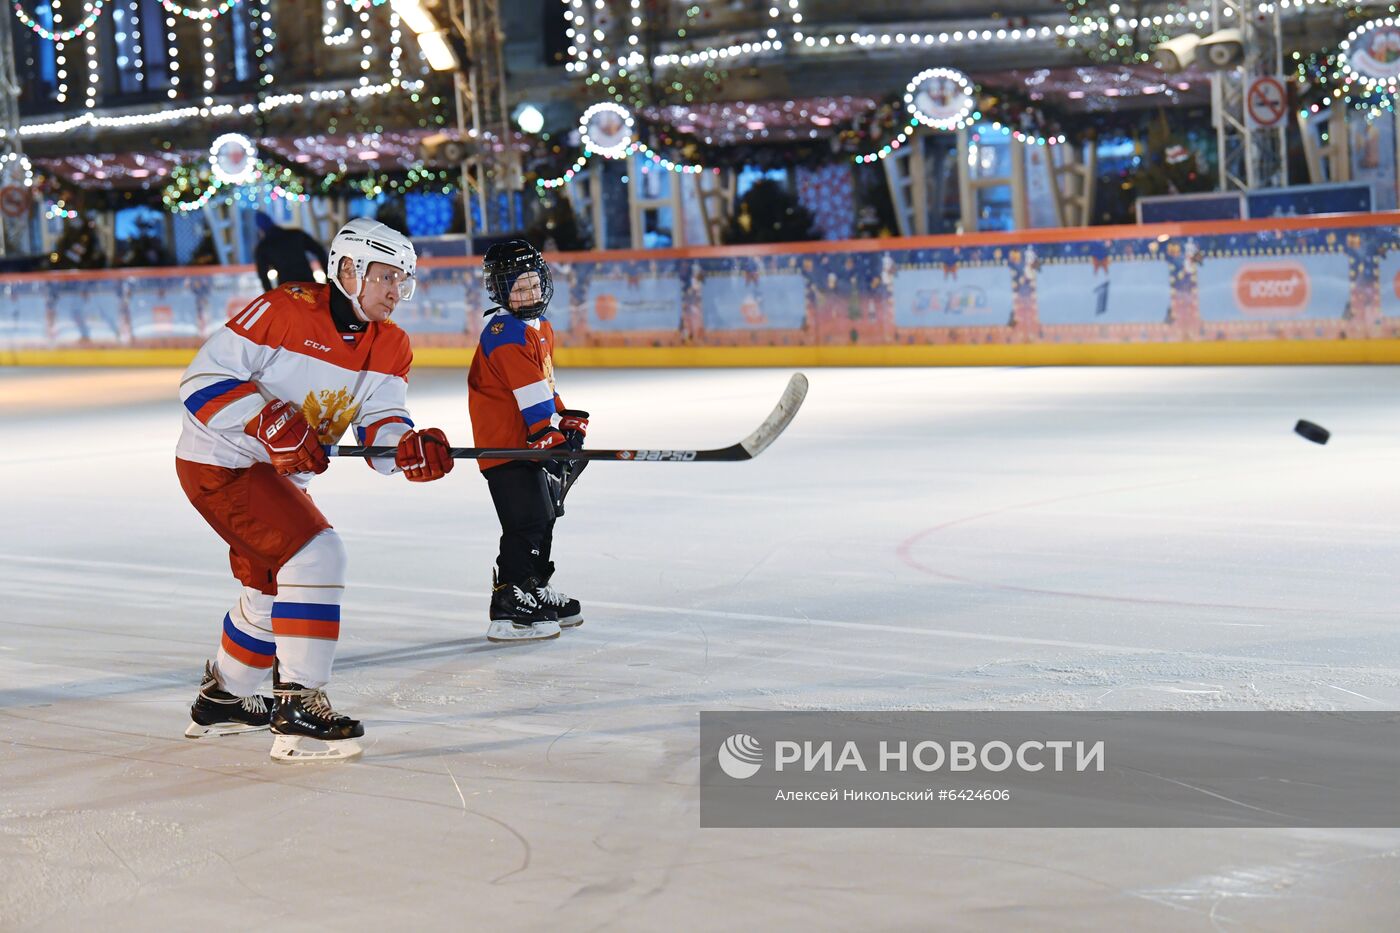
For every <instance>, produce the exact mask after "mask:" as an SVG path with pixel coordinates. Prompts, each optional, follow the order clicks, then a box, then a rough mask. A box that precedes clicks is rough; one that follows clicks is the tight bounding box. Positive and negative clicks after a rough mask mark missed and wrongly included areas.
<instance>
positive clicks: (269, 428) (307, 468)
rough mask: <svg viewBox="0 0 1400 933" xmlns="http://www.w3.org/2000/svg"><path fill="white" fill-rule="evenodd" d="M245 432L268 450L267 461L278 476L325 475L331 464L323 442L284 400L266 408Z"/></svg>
mask: <svg viewBox="0 0 1400 933" xmlns="http://www.w3.org/2000/svg"><path fill="white" fill-rule="evenodd" d="M243 433H244V434H247V435H248V436H249V437H255V438H257V439H258V441H259V442H260V443H261V444H262V445H263V446H264V447H266V448H267V456H268V459H269V460H271V461H272V467H273V469H275V470H276V471H277V472H278V473H281V474H282V475H284V476H285V475H287V474H288V473H324V472H326V467H327V466H329V465H330V460H329V459H328V458H327V457H326V451H325V448H323V447H322V446H321V439H320V438H319V437H317V436H316V432H315V431H313V430H311V426H310V425H309V424H307V423H306V418H304V417H303V416H302V414H301V412H300V411H298V410H297V409H295V408H293V407H292V406H291V404H290V403H288V402H284V401H282V400H281V399H273V400H272V401H270V402H268V403H267V404H266V405H264V406H263V409H262V411H260V412H258V414H257V416H256V417H255V418H253V420H251V421H249V422H248V423H247V424H245V425H244V426H243Z"/></svg>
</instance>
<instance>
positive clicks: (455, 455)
mask: <svg viewBox="0 0 1400 933" xmlns="http://www.w3.org/2000/svg"><path fill="white" fill-rule="evenodd" d="M806 397H807V377H806V376H804V375H802V374H801V373H793V376H792V378H791V379H789V380H788V384H787V388H786V389H784V390H783V397H782V398H780V399H778V404H777V406H776V407H775V408H774V409H773V411H772V412H771V413H770V414H769V415H768V417H767V418H765V419H764V421H763V423H762V424H760V425H759V426H758V427H757V428H755V429H754V431H753V433H752V434H750V435H749V436H748V437H746V438H744V439H743V440H742V441H739V442H738V443H737V444H730V445H729V446H728V447H717V448H714V449H712V450H649V449H645V448H643V449H631V450H567V449H565V450H531V449H528V448H525V449H517V450H501V449H499V448H492V447H453V448H450V450H449V453H450V454H451V455H452V459H454V460H623V461H632V462H634V463H640V462H646V463H655V462H664V463H717V462H732V461H736V460H752V459H753V458H754V457H757V456H758V455H759V454H761V453H763V451H764V450H766V449H767V448H768V445H769V444H771V443H773V441H774V440H776V439H777V437H778V435H779V434H782V433H783V429H784V428H786V427H787V426H788V424H790V423H791V422H792V419H793V416H795V415H796V414H797V409H799V408H801V407H802V400H803V399H804V398H806ZM326 453H328V454H330V455H331V456H332V457H392V456H393V455H394V448H393V447H348V446H346V445H344V444H340V445H335V446H331V447H327V448H326Z"/></svg>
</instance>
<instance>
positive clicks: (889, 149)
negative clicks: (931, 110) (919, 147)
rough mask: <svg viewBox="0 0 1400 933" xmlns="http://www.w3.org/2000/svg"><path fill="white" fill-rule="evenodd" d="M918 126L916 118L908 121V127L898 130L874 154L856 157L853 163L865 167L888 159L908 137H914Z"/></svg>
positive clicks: (868, 153) (869, 153)
mask: <svg viewBox="0 0 1400 933" xmlns="http://www.w3.org/2000/svg"><path fill="white" fill-rule="evenodd" d="M920 125H921V124H920V123H919V121H918V119H917V118H916V119H913V120H910V121H909V123H908V125H906V126H905V127H904V129H902V130H900V131H899V133H898V134H897V135H896V136H895V138H894V139H892V140H890V141H889V142H887V143H885V145H883V146H881V147H880V148H879V149H876V150H875V151H874V152H867V153H865V154H864V155H858V156H856V157H855V158H854V159H853V161H854V162H855V163H856V164H857V165H865V164H867V163H870V162H879V161H882V160H883V159H887V158H889V157H890V156H891V155H893V154H894V152H895V150H897V149H898V148H899V147H900V146H902V145H904V144H905V142H907V141H908V139H909V137H910V136H912V135H914V131H915V130H917V129H918V128H919V126H920Z"/></svg>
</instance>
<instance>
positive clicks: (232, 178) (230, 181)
mask: <svg viewBox="0 0 1400 933" xmlns="http://www.w3.org/2000/svg"><path fill="white" fill-rule="evenodd" d="M230 147H232V148H230ZM209 169H210V171H211V172H213V174H214V177H215V178H216V179H218V180H219V181H220V182H222V183H224V184H226V185H241V184H244V183H245V182H248V181H251V180H252V178H253V176H255V175H256V174H257V173H258V147H257V146H254V145H253V141H252V140H251V139H249V138H248V137H247V136H244V135H243V134H242V133H225V134H224V135H222V136H220V137H219V138H218V139H216V140H214V142H213V144H212V145H210V147H209Z"/></svg>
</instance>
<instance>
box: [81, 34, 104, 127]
mask: <svg viewBox="0 0 1400 933" xmlns="http://www.w3.org/2000/svg"><path fill="white" fill-rule="evenodd" d="M85 43H86V44H85V46H84V48H85V51H86V52H87V72H88V84H87V96H86V97H85V98H84V99H83V103H84V105H85V106H86V107H87V109H88V110H91V109H92V108H93V107H96V106H97V84H98V80H99V79H100V78H101V76H102V65H101V63H100V62H99V61H98V60H97V36H95V35H89V36H87V37H86V38H85Z"/></svg>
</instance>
